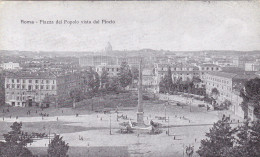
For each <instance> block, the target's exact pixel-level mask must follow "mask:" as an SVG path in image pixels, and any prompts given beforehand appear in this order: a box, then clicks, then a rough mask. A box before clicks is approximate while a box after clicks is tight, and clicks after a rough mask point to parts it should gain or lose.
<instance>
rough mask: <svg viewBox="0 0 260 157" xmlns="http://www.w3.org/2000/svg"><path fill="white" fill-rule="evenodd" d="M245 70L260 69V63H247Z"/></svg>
mask: <svg viewBox="0 0 260 157" xmlns="http://www.w3.org/2000/svg"><path fill="white" fill-rule="evenodd" d="M245 71H260V63H257V62H252V63H245Z"/></svg>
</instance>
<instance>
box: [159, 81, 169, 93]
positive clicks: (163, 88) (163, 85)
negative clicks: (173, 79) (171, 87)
mask: <svg viewBox="0 0 260 157" xmlns="http://www.w3.org/2000/svg"><path fill="white" fill-rule="evenodd" d="M166 92H167V82H166V79H165V77H163V78H162V79H161V81H160V83H159V93H166Z"/></svg>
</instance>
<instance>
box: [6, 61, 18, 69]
mask: <svg viewBox="0 0 260 157" xmlns="http://www.w3.org/2000/svg"><path fill="white" fill-rule="evenodd" d="M1 67H2V68H3V69H4V70H15V69H20V65H19V63H13V62H8V63H3V64H1Z"/></svg>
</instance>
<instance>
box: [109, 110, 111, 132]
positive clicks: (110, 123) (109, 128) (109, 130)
mask: <svg viewBox="0 0 260 157" xmlns="http://www.w3.org/2000/svg"><path fill="white" fill-rule="evenodd" d="M109 122H110V125H109V133H110V135H112V133H111V113H110V114H109Z"/></svg>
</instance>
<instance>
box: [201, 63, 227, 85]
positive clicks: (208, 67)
mask: <svg viewBox="0 0 260 157" xmlns="http://www.w3.org/2000/svg"><path fill="white" fill-rule="evenodd" d="M197 66H198V68H199V77H200V79H201V80H202V82H203V83H205V74H207V73H209V72H213V71H221V70H222V68H221V67H220V66H218V65H215V64H200V65H197Z"/></svg>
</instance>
